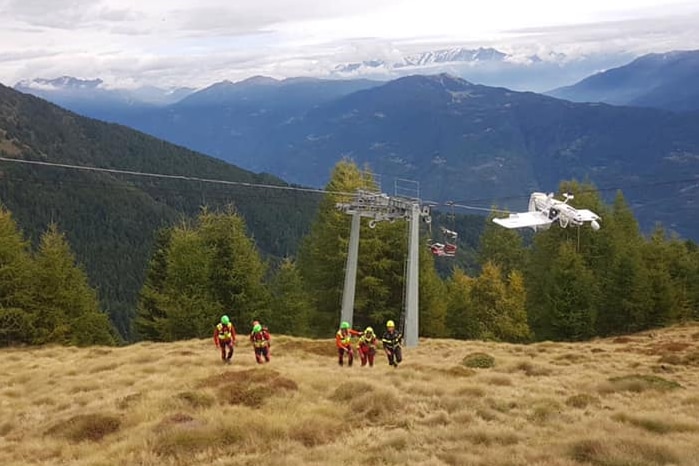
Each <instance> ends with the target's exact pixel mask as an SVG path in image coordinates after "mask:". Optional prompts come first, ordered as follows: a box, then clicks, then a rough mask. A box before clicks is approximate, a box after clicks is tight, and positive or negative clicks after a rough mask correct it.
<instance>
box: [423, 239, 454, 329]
mask: <svg viewBox="0 0 699 466" xmlns="http://www.w3.org/2000/svg"><path fill="white" fill-rule="evenodd" d="M419 270H420V293H419V301H420V303H419V309H420V330H419V331H420V335H421V336H425V337H433V338H446V337H448V336H449V334H450V332H449V325H448V324H449V323H448V322H447V312H448V311H447V310H448V305H449V296H448V292H447V286H446V284H445V283H444V282H443V281H442V279H441V278H440V277H439V275H438V274H437V270H436V269H435V264H434V257H433V256H432V254H431V253H430V251H429V249H428V248H420V268H419Z"/></svg>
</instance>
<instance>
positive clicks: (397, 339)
mask: <svg viewBox="0 0 699 466" xmlns="http://www.w3.org/2000/svg"><path fill="white" fill-rule="evenodd" d="M402 341H403V335H401V334H400V332H396V324H395V323H394V322H393V321H392V320H389V321H388V322H386V332H385V333H384V334H383V338H382V339H381V343H383V350H384V351H385V352H386V357H388V365H389V366H393V367H394V368H398V364H400V363H401V362H402V361H403V353H402V351H401V342H402Z"/></svg>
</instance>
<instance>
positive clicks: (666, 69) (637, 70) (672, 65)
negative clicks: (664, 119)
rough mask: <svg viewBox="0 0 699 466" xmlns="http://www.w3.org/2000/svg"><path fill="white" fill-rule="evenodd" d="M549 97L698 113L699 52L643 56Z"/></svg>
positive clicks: (552, 93) (559, 90) (558, 90)
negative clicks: (695, 111) (696, 111)
mask: <svg viewBox="0 0 699 466" xmlns="http://www.w3.org/2000/svg"><path fill="white" fill-rule="evenodd" d="M548 94H549V95H551V96H554V97H558V98H561V99H567V100H571V101H574V102H605V103H608V104H614V105H633V106H639V107H655V108H663V109H667V110H674V111H694V110H699V50H694V51H675V52H668V53H654V54H650V55H644V56H642V57H640V58H637V59H636V60H634V61H632V62H631V63H629V64H627V65H624V66H621V67H618V68H613V69H610V70H607V71H604V72H601V73H598V74H595V75H593V76H590V77H587V78H585V79H583V80H582V81H580V82H578V83H577V84H574V85H572V86H567V87H562V88H559V89H555V90H553V91H551V92H549V93H548Z"/></svg>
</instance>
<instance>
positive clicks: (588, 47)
mask: <svg viewBox="0 0 699 466" xmlns="http://www.w3.org/2000/svg"><path fill="white" fill-rule="evenodd" d="M0 24H1V27H0V82H2V83H5V84H8V85H12V84H14V83H15V82H16V81H18V80H20V79H31V78H36V77H47V78H52V77H57V76H61V75H71V76H77V77H82V78H95V77H100V78H102V79H104V80H105V81H106V83H108V84H111V85H117V86H135V85H144V84H148V85H159V86H179V85H189V86H201V85H205V84H208V83H211V82H214V81H218V80H221V79H231V80H238V79H243V78H245V77H248V76H251V75H255V74H265V75H271V76H275V77H284V76H298V75H325V74H327V73H328V72H329V71H330V70H331V69H332V68H333V67H334V66H335V65H337V64H340V63H347V62H355V61H361V60H366V59H372V58H392V57H396V56H400V55H403V54H406V53H414V52H420V51H424V50H429V49H436V48H444V47H450V46H467V47H478V46H495V47H497V48H499V49H501V50H503V51H506V52H511V53H522V54H530V53H539V54H542V55H543V54H546V53H548V52H550V51H553V52H559V53H565V54H566V55H568V56H569V57H570V59H575V58H576V57H579V56H583V55H589V54H598V53H618V52H630V53H633V54H642V53H647V52H661V51H667V50H673V49H699V27H697V25H698V24H699V1H697V0H692V1H687V0H681V1H680V0H678V1H676V0H666V1H657V0H585V1H570V2H567V1H561V0H557V1H548V0H527V1H521V0H486V1H479V2H474V1H468V0H330V1H322V0H147V1H145V0H138V1H137V0H0Z"/></svg>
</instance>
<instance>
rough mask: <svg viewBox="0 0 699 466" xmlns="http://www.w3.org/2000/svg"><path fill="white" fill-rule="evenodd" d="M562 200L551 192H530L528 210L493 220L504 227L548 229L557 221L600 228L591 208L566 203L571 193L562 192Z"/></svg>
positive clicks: (562, 225) (564, 224) (597, 216)
mask: <svg viewBox="0 0 699 466" xmlns="http://www.w3.org/2000/svg"><path fill="white" fill-rule="evenodd" d="M563 197H564V198H565V200H564V201H559V200H557V199H554V197H553V193H550V194H546V193H532V195H531V196H530V197H529V211H528V212H521V213H515V214H510V216H509V217H507V218H494V219H493V222H495V223H497V224H498V225H501V226H503V227H505V228H532V229H533V230H534V231H537V230H548V229H549V228H550V227H551V225H552V224H553V223H558V225H560V227H561V228H566V227H568V226H569V225H572V226H580V225H582V224H584V223H585V222H590V227H592V229H593V230H595V231H597V230H599V228H600V225H599V220H601V218H600V216H599V215H597V214H596V213H594V212H592V211H591V210H587V209H576V208H575V207H573V206H571V205H569V204H568V201H569V200H571V199H573V195H572V194H569V193H564V194H563Z"/></svg>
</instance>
